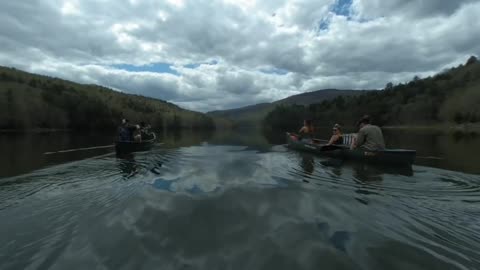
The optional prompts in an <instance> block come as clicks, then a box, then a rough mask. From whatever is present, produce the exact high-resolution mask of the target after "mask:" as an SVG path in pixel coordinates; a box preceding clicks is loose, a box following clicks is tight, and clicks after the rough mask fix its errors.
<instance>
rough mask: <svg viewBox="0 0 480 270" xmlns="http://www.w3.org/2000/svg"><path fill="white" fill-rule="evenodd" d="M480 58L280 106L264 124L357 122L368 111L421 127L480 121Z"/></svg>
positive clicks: (378, 119) (380, 120)
mask: <svg viewBox="0 0 480 270" xmlns="http://www.w3.org/2000/svg"><path fill="white" fill-rule="evenodd" d="M479 104H480V62H479V61H478V60H477V58H476V57H473V56H472V57H471V58H470V59H469V60H468V61H467V63H466V64H465V65H460V66H458V67H456V68H452V69H450V70H446V71H444V72H441V73H439V74H437V75H435V76H433V77H428V78H425V79H420V78H419V77H417V76H415V78H413V80H412V81H411V82H409V83H406V84H399V85H396V86H394V85H393V84H391V83H388V84H387V85H386V87H385V89H383V90H381V91H371V92H367V93H365V94H363V95H360V96H348V97H345V96H340V97H337V98H335V99H333V100H326V101H323V102H321V103H315V104H310V105H308V106H299V105H292V106H277V107H276V108H275V109H274V110H273V111H272V112H270V113H269V114H268V115H267V116H266V117H265V118H264V121H263V124H264V126H266V127H272V128H281V129H289V128H292V127H298V125H299V124H301V121H302V119H305V118H310V119H312V120H314V122H315V124H316V125H319V126H323V125H331V124H332V123H341V124H343V125H347V126H349V125H350V126H351V125H353V124H354V123H355V121H356V120H357V119H358V118H359V116H361V115H364V114H369V115H371V117H372V118H373V119H374V120H375V123H376V124H378V125H389V126H401V125H408V126H415V125H436V124H442V123H453V124H463V123H477V122H480V106H479Z"/></svg>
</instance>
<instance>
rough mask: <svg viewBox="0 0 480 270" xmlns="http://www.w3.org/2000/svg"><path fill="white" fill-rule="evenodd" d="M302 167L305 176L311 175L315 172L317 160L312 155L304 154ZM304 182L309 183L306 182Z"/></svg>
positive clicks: (301, 161)
mask: <svg viewBox="0 0 480 270" xmlns="http://www.w3.org/2000/svg"><path fill="white" fill-rule="evenodd" d="M300 167H302V169H303V171H304V172H305V174H307V175H311V174H312V173H313V171H314V170H315V160H314V158H313V156H312V155H310V154H302V158H301V160H300ZM303 181H304V182H308V181H306V180H303Z"/></svg>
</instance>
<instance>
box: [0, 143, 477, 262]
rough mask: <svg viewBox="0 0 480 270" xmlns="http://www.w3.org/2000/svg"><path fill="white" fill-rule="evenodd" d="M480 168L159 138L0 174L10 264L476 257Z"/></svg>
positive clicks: (5, 256) (0, 209) (4, 257)
mask: <svg viewBox="0 0 480 270" xmlns="http://www.w3.org/2000/svg"><path fill="white" fill-rule="evenodd" d="M479 195H480V178H479V177H478V176H476V175H468V174H463V173H457V172H451V171H445V170H440V169H434V168H427V167H421V166H414V167H413V168H386V167H376V166H371V165H366V164H359V163H344V162H341V161H338V160H330V159H323V158H319V157H316V156H312V155H307V154H301V153H297V152H293V151H287V150H284V149H281V148H280V147H276V148H274V149H273V151H270V152H268V151H264V150H262V151H261V152H259V151H256V150H255V149H252V148H247V147H242V146H212V145H207V144H205V145H202V146H194V147H183V148H170V149H169V148H166V147H157V148H155V149H153V150H152V151H149V152H142V153H134V154H131V155H124V156H116V155H114V154H109V155H103V156H99V157H96V158H91V159H86V160H82V161H76V162H72V163H68V164H63V165H58V166H53V167H49V168H45V169H42V170H39V171H36V172H33V173H31V174H28V175H22V176H17V177H13V178H6V179H1V180H0V199H1V201H0V219H1V220H2V224H1V225H0V229H1V230H2V231H4V232H9V233H4V234H2V235H1V236H0V241H1V242H2V243H4V245H3V246H2V247H0V262H2V263H0V268H1V269H28V268H30V269H37V268H38V269H49V268H51V269H65V268H72V267H73V268H82V269H85V268H107V269H156V268H158V267H159V265H161V266H162V268H163V269H179V268H183V269H188V268H191V269H201V268H205V269H259V268H261V269H313V268H318V267H323V268H330V269H338V268H340V269H389V268H392V269H406V268H405V267H407V266H408V267H409V268H412V269H477V268H479V267H480V252H479V250H480V246H479V244H478V243H480V233H479V232H480V225H479V224H480V218H479V217H480V207H479V202H480V200H479V199H478V196H479Z"/></svg>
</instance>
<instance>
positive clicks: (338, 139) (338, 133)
mask: <svg viewBox="0 0 480 270" xmlns="http://www.w3.org/2000/svg"><path fill="white" fill-rule="evenodd" d="M332 132H333V135H332V137H330V140H329V141H328V144H327V145H333V144H343V134H342V127H341V126H340V125H339V124H335V125H334V126H333V128H332Z"/></svg>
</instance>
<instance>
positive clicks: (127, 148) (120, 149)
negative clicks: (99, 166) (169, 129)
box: [115, 134, 156, 153]
mask: <svg viewBox="0 0 480 270" xmlns="http://www.w3.org/2000/svg"><path fill="white" fill-rule="evenodd" d="M155 141H156V136H155V134H153V138H152V139H150V140H145V141H142V142H128V141H127V142H122V141H116V142H115V151H116V152H117V153H131V152H141V151H147V150H150V149H151V148H152V147H153V145H154V144H155Z"/></svg>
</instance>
